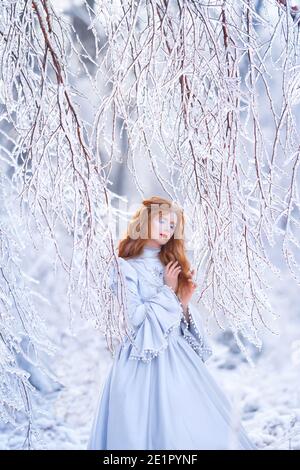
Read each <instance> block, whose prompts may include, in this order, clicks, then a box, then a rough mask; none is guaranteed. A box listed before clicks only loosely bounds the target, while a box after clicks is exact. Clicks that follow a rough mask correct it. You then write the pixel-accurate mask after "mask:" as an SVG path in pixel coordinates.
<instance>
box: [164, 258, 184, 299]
mask: <svg viewBox="0 0 300 470" xmlns="http://www.w3.org/2000/svg"><path fill="white" fill-rule="evenodd" d="M177 265H178V261H170V262H169V263H168V264H167V265H166V267H165V271H164V282H165V284H167V285H168V286H169V287H171V288H172V289H173V290H174V291H175V292H177V289H178V276H179V273H180V271H181V266H180V265H178V266H177Z"/></svg>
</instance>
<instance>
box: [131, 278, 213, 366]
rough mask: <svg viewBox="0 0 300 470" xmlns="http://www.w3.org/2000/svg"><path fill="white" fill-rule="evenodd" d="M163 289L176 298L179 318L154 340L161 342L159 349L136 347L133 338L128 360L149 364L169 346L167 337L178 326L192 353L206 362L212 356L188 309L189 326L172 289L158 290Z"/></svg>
mask: <svg viewBox="0 0 300 470" xmlns="http://www.w3.org/2000/svg"><path fill="white" fill-rule="evenodd" d="M163 289H167V290H168V292H172V294H173V295H174V298H176V301H177V303H178V304H179V305H180V307H181V317H180V318H178V317H177V318H176V321H175V322H174V323H172V324H171V325H170V326H169V327H168V328H167V329H166V330H165V331H164V332H161V338H160V339H159V338H158V337H156V338H155V339H156V340H157V341H158V342H161V346H160V347H157V348H144V347H143V345H142V344H141V345H140V347H138V346H137V344H136V343H135V339H136V338H134V339H133V341H131V340H130V343H131V345H132V350H131V352H130V355H129V359H133V360H141V361H143V362H147V363H149V362H150V361H151V360H152V359H153V358H155V357H157V356H158V355H159V354H160V353H162V352H163V351H164V350H165V349H166V348H167V347H168V345H169V342H168V337H169V335H170V333H171V332H172V331H173V330H174V329H175V328H178V327H179V326H181V330H182V332H183V337H184V339H185V340H186V341H187V342H188V343H189V345H190V346H191V347H192V348H193V349H194V351H195V352H196V353H197V354H198V356H200V358H201V359H202V361H203V362H204V361H206V360H207V359H208V357H209V356H211V355H212V349H211V348H210V347H208V346H207V345H206V344H205V342H204V339H203V337H202V335H201V334H200V332H199V330H198V328H197V326H196V324H195V322H194V319H193V316H192V313H191V310H190V308H189V307H188V309H187V310H188V316H189V321H190V324H189V323H188V322H187V320H186V318H185V314H184V310H183V305H182V303H181V302H180V300H179V298H178V297H177V295H176V293H175V291H174V289H172V287H170V286H168V285H167V284H164V285H163V286H162V287H161V288H160V289H159V291H161V290H163ZM170 315H171V314H170ZM149 320H150V319H149ZM152 321H155V320H154V319H152ZM190 325H191V326H192V328H193V331H191V330H190ZM140 328H145V325H142V326H141V327H140ZM153 331H155V334H156V335H158V329H157V328H155V327H154V328H153ZM193 333H194V334H193ZM138 334H139V332H137V333H136V336H137V335H138ZM140 335H141V332H140ZM134 350H135V351H137V353H134Z"/></svg>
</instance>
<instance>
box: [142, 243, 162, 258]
mask: <svg viewBox="0 0 300 470" xmlns="http://www.w3.org/2000/svg"><path fill="white" fill-rule="evenodd" d="M159 253H160V248H156V247H152V246H144V248H143V251H142V253H140V254H139V258H147V259H159Z"/></svg>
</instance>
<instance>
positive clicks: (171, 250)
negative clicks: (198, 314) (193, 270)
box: [118, 196, 190, 295]
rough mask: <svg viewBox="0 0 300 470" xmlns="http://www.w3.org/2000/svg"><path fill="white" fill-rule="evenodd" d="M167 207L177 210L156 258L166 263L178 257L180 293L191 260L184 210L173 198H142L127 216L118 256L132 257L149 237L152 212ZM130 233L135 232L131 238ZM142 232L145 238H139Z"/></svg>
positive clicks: (183, 286) (136, 254)
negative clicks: (175, 221) (174, 222)
mask: <svg viewBox="0 0 300 470" xmlns="http://www.w3.org/2000/svg"><path fill="white" fill-rule="evenodd" d="M168 211H170V212H175V213H176V215H177V223H176V228H175V232H174V234H173V235H172V237H171V238H170V239H169V240H168V241H167V243H165V244H164V245H162V246H161V250H160V253H159V258H160V260H161V262H162V263H163V264H164V265H165V266H166V265H167V264H168V263H169V262H170V261H178V263H179V264H180V266H181V272H180V274H179V276H178V289H177V291H176V293H177V294H179V295H181V294H182V292H184V290H185V288H186V287H187V285H188V284H189V281H188V279H189V276H190V262H189V260H188V259H187V257H186V254H185V241H184V224H185V220H184V214H183V210H182V209H181V208H180V207H179V206H178V205H177V204H176V203H175V202H172V201H170V200H168V199H165V198H162V197H159V196H153V197H151V198H149V199H144V200H143V201H142V204H141V206H140V208H139V209H138V210H137V211H136V212H135V214H134V215H133V217H132V219H131V220H130V222H129V224H128V227H127V231H126V234H125V236H124V238H123V239H122V240H120V242H119V245H118V256H120V257H121V258H133V257H136V256H138V255H139V254H141V253H142V251H143V248H144V245H145V244H146V242H147V240H148V239H151V236H152V235H151V222H152V218H153V215H155V214H157V213H166V212H168ZM133 234H135V235H134V238H133V236H132V235H133ZM141 234H148V238H146V239H145V238H141V236H140V235H141ZM175 235H176V237H175Z"/></svg>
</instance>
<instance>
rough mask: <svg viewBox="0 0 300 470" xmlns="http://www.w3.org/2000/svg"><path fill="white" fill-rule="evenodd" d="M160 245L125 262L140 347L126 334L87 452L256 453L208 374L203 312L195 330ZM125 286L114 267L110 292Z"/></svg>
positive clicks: (194, 316) (196, 316) (194, 315)
mask: <svg viewBox="0 0 300 470" xmlns="http://www.w3.org/2000/svg"><path fill="white" fill-rule="evenodd" d="M159 251H160V248H151V247H144V250H143V253H142V254H141V255H139V256H138V257H135V258H130V259H127V260H125V259H124V258H121V257H119V258H118V260H119V265H120V268H121V271H122V275H123V277H124V280H125V285H126V299H127V300H126V305H127V312H128V317H129V322H130V327H131V329H132V332H133V333H134V341H133V344H132V343H131V342H130V340H129V339H128V337H126V336H125V339H124V340H123V343H120V344H119V345H118V347H117V349H116V354H115V357H114V360H113V363H112V365H111V368H110V370H109V373H108V376H107V378H106V381H105V383H104V386H103V388H102V392H101V393H100V396H99V401H98V405H97V406H96V414H95V418H94V422H93V425H92V429H91V433H90V438H89V442H88V446H87V449H89V450H91V449H96V450H100V449H108V450H116V449H120V450H126V449H132V450H138V449H144V450H187V449H194V450H198V449H199V450H200V449H213V450H219V449H235V450H240V449H241V450H243V449H252V450H253V449H256V447H255V445H254V444H253V443H252V442H251V440H250V439H249V437H248V436H247V434H246V432H245V430H244V428H243V426H242V425H241V423H239V422H238V423H235V425H234V424H233V422H232V416H233V413H232V410H231V408H232V406H233V405H232V404H231V402H230V401H229V399H228V398H227V397H226V396H225V394H224V393H223V391H222V390H221V388H220V386H219V385H218V384H217V382H216V381H215V380H214V378H213V377H212V375H211V374H210V373H209V371H208V369H207V365H206V364H205V362H206V361H207V359H208V358H209V357H210V356H211V355H212V349H211V345H210V344H209V343H208V339H207V335H206V334H204V330H203V323H202V319H201V315H200V312H199V310H198V308H197V307H196V306H194V305H193V304H192V303H190V304H189V308H190V313H191V321H190V324H189V325H188V324H187V322H186V319H185V317H184V314H183V310H182V307H181V304H180V302H179V300H178V298H177V296H176V294H175V293H174V291H173V290H172V289H171V288H170V287H168V286H167V285H166V284H164V281H163V271H164V266H163V264H162V263H161V261H160V259H159V257H158V255H159ZM118 282H119V279H118V276H117V275H116V271H115V268H113V269H112V270H111V287H112V289H113V291H114V292H116V288H117V283H118Z"/></svg>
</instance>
